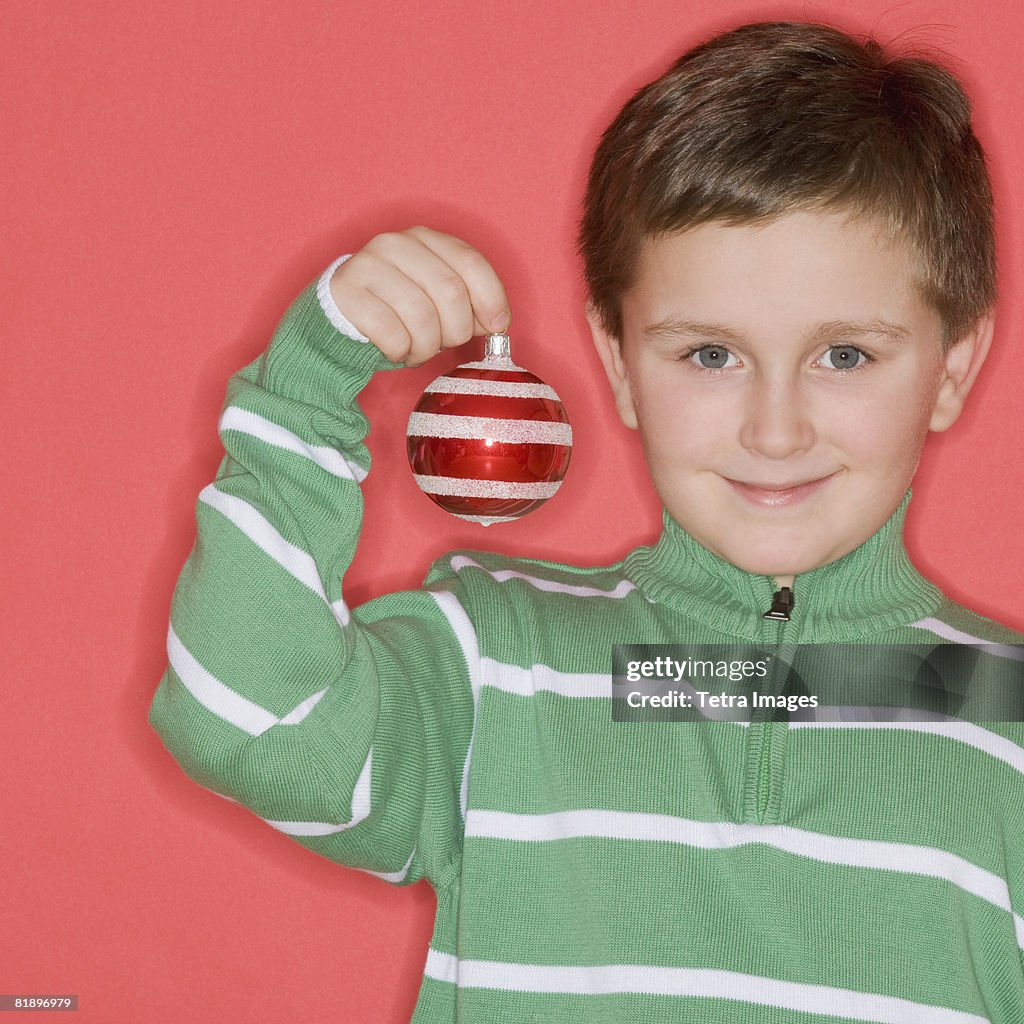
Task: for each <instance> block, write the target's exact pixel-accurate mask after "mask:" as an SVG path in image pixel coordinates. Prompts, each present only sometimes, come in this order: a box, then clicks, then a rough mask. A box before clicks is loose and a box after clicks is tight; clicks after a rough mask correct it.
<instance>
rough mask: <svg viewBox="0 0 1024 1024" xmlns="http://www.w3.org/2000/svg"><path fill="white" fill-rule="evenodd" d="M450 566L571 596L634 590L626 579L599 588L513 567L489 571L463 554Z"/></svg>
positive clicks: (622, 593) (614, 594)
mask: <svg viewBox="0 0 1024 1024" xmlns="http://www.w3.org/2000/svg"><path fill="white" fill-rule="evenodd" d="M451 567H452V569H453V570H454V571H455V572H461V571H462V570H463V569H480V570H481V571H483V572H485V573H487V575H488V576H490V577H491V578H492V579H494V580H497V582H498V583H504V582H505V581H506V580H523V582H524V583H529V584H530V586H531V587H535V588H536V589H537V590H546V591H549V592H551V593H556V594H571V595H572V596H573V597H608V598H612V599H618V598H621V597H625V596H626V595H627V594H629V593H632V591H634V590H636V584H635V583H633V582H632V581H631V580H627V579H622V580H620V581H619V582H618V583H617V584H616V585H615V587H614V589H612V590H599V589H598V588H597V587H585V586H579V585H576V584H572V583H560V582H558V581H557V580H549V579H545V578H544V577H543V576H530V575H528V574H527V573H524V572H518V571H517V570H515V569H499V570H498V571H497V572H491V571H490V570H489V569H484V567H483V566H482V565H481V564H480V563H479V562H474V561H473V559H472V558H467V557H466V556H465V555H454V556H453V557H452V560H451Z"/></svg>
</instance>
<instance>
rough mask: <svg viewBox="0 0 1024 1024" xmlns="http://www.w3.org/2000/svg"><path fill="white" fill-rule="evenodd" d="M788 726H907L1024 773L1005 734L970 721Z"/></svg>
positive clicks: (1021, 758)
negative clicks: (972, 750)
mask: <svg viewBox="0 0 1024 1024" xmlns="http://www.w3.org/2000/svg"><path fill="white" fill-rule="evenodd" d="M789 727H790V728H791V729H906V730H908V731H910V732H922V733H930V734H931V735H933V736H942V737H943V738H944V739H948V740H956V742H958V743H963V744H965V745H966V746H968V747H974V748H975V749H976V750H980V751H982V752H983V753H985V754H988V755H989V756H990V757H994V758H997V759H998V760H1000V761H1002V762H1004V763H1005V764H1008V765H1009V766H1010V767H1011V768H1014V769H1016V770H1017V771H1018V772H1020V773H1021V774H1022V775H1024V750H1022V749H1021V748H1020V747H1019V746H1018V745H1017V744H1016V743H1014V742H1012V741H1011V740H1008V739H1007V738H1006V737H1005V736H1000V735H999V734H998V733H995V732H990V731H989V730H988V729H984V728H982V727H981V726H980V725H975V724H974V723H973V722H963V721H959V720H958V721H953V722H793V721H791V722H790V723H789Z"/></svg>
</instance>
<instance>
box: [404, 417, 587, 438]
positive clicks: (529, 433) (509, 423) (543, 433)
mask: <svg viewBox="0 0 1024 1024" xmlns="http://www.w3.org/2000/svg"><path fill="white" fill-rule="evenodd" d="M406 434H408V435H409V437H458V438H462V439H463V440H467V441H499V442H505V443H508V444H564V445H571V444H572V428H571V427H570V426H569V424H568V423H551V422H549V421H547V420H499V419H491V418H490V417H486V416H441V415H438V414H437V413H432V412H414V413H413V414H412V415H411V416H410V417H409V426H408V427H407V428H406Z"/></svg>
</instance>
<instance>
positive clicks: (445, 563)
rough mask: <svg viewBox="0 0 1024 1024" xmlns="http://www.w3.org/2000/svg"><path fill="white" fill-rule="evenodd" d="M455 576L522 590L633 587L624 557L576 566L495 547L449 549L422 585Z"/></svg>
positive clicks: (586, 591)
mask: <svg viewBox="0 0 1024 1024" xmlns="http://www.w3.org/2000/svg"><path fill="white" fill-rule="evenodd" d="M456 578H457V579H458V580H459V581H460V582H461V583H462V584H463V585H465V586H471V587H474V588H476V587H480V586H483V587H494V586H501V585H503V584H506V583H518V584H520V586H519V587H517V588H516V589H518V590H519V591H520V592H521V593H523V594H529V593H531V592H537V593H564V594H569V595H577V596H595V597H597V596H601V595H602V594H604V595H606V596H608V597H623V596H625V594H626V593H628V592H630V591H632V590H634V589H635V586H634V584H633V583H632V582H631V581H630V580H629V579H628V578H627V577H626V575H625V572H624V569H623V561H618V562H614V563H612V564H610V565H598V566H578V565H567V564H563V563H560V562H551V561H546V560H544V559H539V558H517V557H512V556H509V555H502V554H498V553H497V552H494V551H476V550H459V551H451V552H449V553H448V554H447V555H445V556H444V557H443V558H440V559H438V560H437V561H436V562H434V564H433V565H432V566H431V568H430V571H429V572H428V574H427V576H426V578H425V580H424V585H425V586H428V587H432V588H437V587H444V585H445V581H450V580H452V579H456Z"/></svg>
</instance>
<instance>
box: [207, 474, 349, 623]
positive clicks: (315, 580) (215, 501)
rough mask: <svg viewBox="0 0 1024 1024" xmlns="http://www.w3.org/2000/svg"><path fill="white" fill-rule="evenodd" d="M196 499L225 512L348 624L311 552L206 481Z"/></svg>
mask: <svg viewBox="0 0 1024 1024" xmlns="http://www.w3.org/2000/svg"><path fill="white" fill-rule="evenodd" d="M199 500H200V501H202V502H205V503H206V504H207V505H210V506H211V507H212V508H215V509H216V510H217V511H218V512H220V513H221V514H222V515H224V516H226V517H227V518H228V519H229V520H230V521H231V522H232V523H234V524H235V526H237V527H238V529H239V530H241V531H242V533H244V534H245V535H246V536H247V537H248V538H249V539H250V540H251V541H252V542H253V543H254V544H255V545H256V546H257V547H259V548H260V549H262V550H263V551H265V552H266V553H267V554H268V555H269V556H270V557H271V558H272V559H273V560H274V561H275V562H277V564H278V565H280V566H281V567H282V568H283V569H285V570H286V571H287V572H289V573H290V574H291V575H292V576H294V577H295V579H297V580H298V581H299V582H300V583H302V584H303V585H304V586H306V587H308V588H309V589H310V590H312V591H313V593H314V594H316V596H317V597H319V598H320V599H321V600H322V601H323V602H324V603H325V604H326V605H327V607H328V608H330V610H331V614H332V615H333V616H334V618H335V620H336V621H337V622H338V624H339V625H341V626H346V625H348V621H349V610H348V607H347V605H346V604H345V602H344V601H343V600H341V599H340V598H339V599H338V600H337V601H334V602H331V601H329V600H328V598H327V594H326V593H325V592H324V586H323V582H322V581H321V579H320V571H319V570H318V569H317V567H316V562H315V561H314V560H313V557H312V555H310V554H309V553H308V552H306V551H303V550H302V548H299V547H296V546H295V545H294V544H291V543H289V542H288V541H287V540H285V539H284V537H282V536H281V534H280V533H278V532H277V530H276V529H275V528H274V527H273V525H272V524H271V523H270V520H268V519H267V518H266V516H264V515H263V514H262V513H261V512H259V511H258V510H257V509H255V508H253V506H252V505H250V504H249V503H248V502H247V501H243V500H242V499H241V498H236V497H235V496H234V495H233V494H225V493H224V492H223V491H219V490H217V488H216V487H214V485H213V484H207V485H206V487H204V488H203V489H202V490H201V491H200V492H199Z"/></svg>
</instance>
